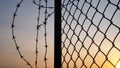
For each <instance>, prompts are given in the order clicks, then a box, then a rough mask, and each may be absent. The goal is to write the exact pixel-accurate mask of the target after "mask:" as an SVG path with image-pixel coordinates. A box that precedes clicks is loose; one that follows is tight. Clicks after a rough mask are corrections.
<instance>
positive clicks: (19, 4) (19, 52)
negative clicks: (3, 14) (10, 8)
mask: <svg viewBox="0 0 120 68" xmlns="http://www.w3.org/2000/svg"><path fill="white" fill-rule="evenodd" d="M22 2H23V0H21V1H20V2H18V3H17V5H16V9H15V12H14V14H13V20H12V24H11V29H12V39H13V41H14V43H15V46H16V50H17V52H18V54H19V56H20V58H21V59H22V60H23V61H24V62H25V63H26V64H27V65H28V66H29V67H30V68H33V67H32V65H31V64H30V63H29V61H28V60H27V59H26V58H25V57H24V56H23V54H22V53H21V51H20V47H19V45H18V43H17V40H16V35H15V30H14V28H15V19H16V16H17V12H18V9H19V7H20V6H21V4H22Z"/></svg>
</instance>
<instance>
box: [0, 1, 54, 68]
mask: <svg viewBox="0 0 120 68" xmlns="http://www.w3.org/2000/svg"><path fill="white" fill-rule="evenodd" d="M18 1H19V0H0V68H27V67H28V66H26V64H25V63H24V61H23V60H21V59H20V57H19V55H18V53H17V51H16V48H15V45H14V42H13V40H12V36H11V28H10V26H11V23H12V17H13V13H14V11H15V8H16V4H17V2H18ZM48 2H49V4H48V5H49V6H53V5H54V2H53V0H51V1H48ZM37 9H38V7H37V6H36V5H34V4H33V3H32V0H24V1H23V3H22V6H21V7H20V9H19V10H18V13H17V15H18V16H17V18H16V21H15V25H16V28H15V31H16V33H15V34H16V37H17V41H18V45H19V46H20V47H21V48H20V50H21V51H22V53H23V55H24V57H25V58H26V59H28V61H29V62H30V63H31V64H32V65H34V62H35V36H36V23H37V13H38V10H37ZM52 11H53V10H52ZM49 12H51V11H49ZM51 18H52V19H49V20H48V21H49V23H48V27H47V31H48V39H49V40H48V45H49V49H48V55H47V56H49V57H48V66H49V67H50V68H53V61H54V60H53V56H54V55H53V53H54V52H53V40H54V36H53V33H54V32H53V29H54V27H53V24H54V22H53V15H52V17H51ZM39 41H40V42H39V52H40V53H39V55H40V56H39V66H41V67H43V66H44V62H43V59H44V58H43V57H44V52H45V50H44V29H43V27H41V29H40V34H39Z"/></svg>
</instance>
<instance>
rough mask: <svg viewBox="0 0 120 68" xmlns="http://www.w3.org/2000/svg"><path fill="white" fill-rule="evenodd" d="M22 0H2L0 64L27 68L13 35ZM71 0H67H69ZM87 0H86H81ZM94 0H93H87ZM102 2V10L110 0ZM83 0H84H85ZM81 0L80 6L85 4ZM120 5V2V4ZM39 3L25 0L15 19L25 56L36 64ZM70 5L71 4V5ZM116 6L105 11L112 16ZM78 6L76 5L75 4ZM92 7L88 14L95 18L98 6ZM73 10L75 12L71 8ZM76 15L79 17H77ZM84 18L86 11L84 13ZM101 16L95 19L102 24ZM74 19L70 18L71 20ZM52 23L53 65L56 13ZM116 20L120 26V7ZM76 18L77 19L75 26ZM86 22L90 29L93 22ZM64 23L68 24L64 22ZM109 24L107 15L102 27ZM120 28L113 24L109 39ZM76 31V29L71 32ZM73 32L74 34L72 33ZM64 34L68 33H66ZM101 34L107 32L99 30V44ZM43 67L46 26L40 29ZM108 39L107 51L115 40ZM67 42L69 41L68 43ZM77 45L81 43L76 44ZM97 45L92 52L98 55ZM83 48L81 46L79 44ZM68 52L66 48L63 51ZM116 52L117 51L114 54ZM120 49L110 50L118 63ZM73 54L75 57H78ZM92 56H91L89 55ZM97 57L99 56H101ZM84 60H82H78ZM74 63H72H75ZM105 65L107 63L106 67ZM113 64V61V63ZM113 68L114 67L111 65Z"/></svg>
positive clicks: (3, 67)
mask: <svg viewBox="0 0 120 68" xmlns="http://www.w3.org/2000/svg"><path fill="white" fill-rule="evenodd" d="M18 1H19V0H0V68H27V67H28V66H26V64H25V62H24V61H23V60H21V59H20V56H19V55H18V53H17V51H16V48H15V45H14V42H13V40H12V36H11V28H10V26H11V23H12V17H13V13H14V11H15V8H16V4H17V2H18ZM48 1H49V6H53V5H54V2H53V0H48ZM66 1H67V0H66ZM81 1H84V0H81ZM87 1H90V0H87ZM97 1H98V0H93V2H92V4H93V6H96V3H97ZM101 1H102V2H101V4H100V6H99V7H98V9H99V11H100V12H103V9H104V8H103V7H105V5H104V4H106V3H107V2H106V0H101ZM110 1H111V2H112V3H114V4H116V3H117V2H118V0H110ZM81 4H82V2H81ZM81 4H80V5H79V6H81ZM88 6H89V5H85V6H84V7H85V8H84V9H83V11H84V13H85V12H86V9H87V7H88ZM119 6H120V5H119ZM37 8H38V7H37V6H36V5H34V4H33V3H32V0H24V1H23V3H22V6H21V7H20V9H19V10H18V13H17V15H18V16H17V17H16V21H15V25H16V27H15V31H16V32H15V35H16V37H17V41H18V45H19V46H20V50H21V52H22V53H23V56H24V57H25V58H26V59H27V60H28V61H29V62H30V63H31V64H32V65H34V62H35V36H36V22H37V13H38V10H37ZM68 8H69V7H68ZM115 9H116V7H114V6H112V5H109V7H108V8H107V10H106V12H105V15H106V16H107V17H108V18H110V17H111V13H113V12H112V11H114V10H115ZM73 10H74V8H73ZM90 10H92V11H90V13H89V15H88V17H89V18H91V16H92V13H93V12H94V9H92V8H91V9H90ZM50 12H51V10H50ZM71 13H73V12H71ZM43 15H44V14H42V15H41V16H43ZM78 15H79V11H78V12H77V13H76V17H77V16H78ZM76 17H75V18H76ZM82 18H83V19H84V15H83V17H82ZM99 18H101V15H100V14H99V13H97V14H96V17H95V19H94V20H93V23H94V24H95V25H98V23H99V22H98V20H99ZM83 19H81V20H80V21H79V22H80V24H82V20H83ZM70 20H71V19H69V21H70ZM48 21H49V22H48V27H47V31H48V39H49V40H48V45H49V48H48V55H47V56H48V67H49V68H53V65H54V64H53V61H54V60H53V57H54V55H53V53H54V52H53V50H54V47H53V46H54V44H53V43H54V34H53V33H54V31H53V30H54V27H53V25H54V20H53V15H52V17H51V18H50V19H49V20H48ZM112 21H113V23H114V24H115V25H118V26H119V27H120V23H119V22H120V10H118V11H117V12H116V15H115V16H114V18H113V20H112ZM74 23H75V22H73V24H72V25H73V26H72V27H74V25H75V24H74ZM85 24H86V25H84V26H83V27H84V29H85V30H87V27H88V26H89V24H90V22H89V21H88V20H86V22H85ZM63 25H64V24H63ZM108 25H109V22H108V21H106V19H103V21H102V24H101V25H100V27H99V28H100V29H101V30H102V31H103V32H104V30H105V29H106V27H107V26H108ZM79 30H80V27H78V29H76V31H75V32H76V33H79ZM92 30H93V31H94V30H95V29H94V26H93V27H91V30H90V31H89V34H90V36H93V34H92V33H93V32H92ZM117 32H118V29H116V28H115V27H114V26H111V27H110V29H109V31H108V33H107V36H108V37H109V39H111V40H112V39H113V38H114V36H115V35H116V33H117ZM70 34H72V33H70ZM81 35H82V36H81V37H80V38H81V39H83V37H84V36H83V35H85V34H84V32H83V34H81ZM69 36H70V35H69ZM63 38H64V37H63ZM101 38H103V35H102V34H101V33H99V32H98V34H97V35H96V38H94V40H95V42H96V43H97V44H99V43H100V41H101ZM75 40H77V38H76V37H74V39H72V42H73V43H75ZM119 40H120V34H119V35H118V38H117V39H116V41H115V45H116V47H118V48H120V43H119ZM39 41H40V42H39V52H40V53H39V67H40V68H43V67H44V62H43V58H44V52H45V49H44V29H43V27H42V28H41V29H40V33H39ZM90 41H91V40H90V39H89V38H87V40H86V41H85V42H87V43H85V45H86V46H87V45H89V44H90V43H89V42H90ZM104 41H105V42H104V43H103V44H102V46H103V47H101V48H102V50H103V51H104V52H105V53H106V52H107V49H106V47H108V45H109V46H112V44H111V43H109V41H108V40H106V39H105V40H104ZM68 43H69V41H68V42H66V44H68ZM66 46H67V45H66ZM76 46H77V45H76ZM78 46H81V44H80V43H78ZM91 48H93V49H94V50H93V49H90V51H91V54H92V55H93V56H94V54H95V53H94V52H95V51H97V49H95V48H96V47H95V46H94V44H93V47H91ZM72 49H73V48H72V47H71V49H70V51H72ZM77 49H78V50H79V47H78V48H77ZM63 54H64V52H63ZM81 54H82V56H83V57H84V54H86V52H85V50H84V48H83V51H82V52H81ZM113 54H114V55H113ZM102 55H103V54H101V53H99V54H98V57H97V58H98V59H99V57H101V56H102ZM74 56H75V57H76V56H77V54H75V55H74ZM119 56H120V53H119V51H118V50H117V49H115V48H113V49H112V50H111V52H110V54H109V56H108V57H109V60H110V61H111V62H112V63H113V64H115V63H116V61H118V59H119V58H120V57H119ZM75 57H73V58H75ZM69 58H70V57H69V56H68V57H67V59H66V60H68V59H69ZM89 58H90V57H89V56H88V59H89ZM98 59H96V60H98ZM90 61H91V60H87V61H85V62H86V64H89V63H90ZM78 63H79V64H80V62H78ZM97 63H102V60H100V61H97ZM72 65H73V64H71V66H72ZM108 65H109V63H108V62H106V66H108ZM106 66H105V67H106ZM109 66H110V65H109ZM111 68H112V67H111Z"/></svg>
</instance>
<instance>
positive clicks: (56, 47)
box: [54, 0, 62, 68]
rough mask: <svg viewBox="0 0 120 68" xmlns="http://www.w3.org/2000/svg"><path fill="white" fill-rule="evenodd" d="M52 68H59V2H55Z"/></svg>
mask: <svg viewBox="0 0 120 68" xmlns="http://www.w3.org/2000/svg"><path fill="white" fill-rule="evenodd" d="M54 17H55V24H54V25H55V30H54V36H55V37H54V68H61V54H62V53H61V0H55V16H54Z"/></svg>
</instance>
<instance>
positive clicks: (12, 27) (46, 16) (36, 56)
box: [11, 0, 54, 68]
mask: <svg viewBox="0 0 120 68" xmlns="http://www.w3.org/2000/svg"><path fill="white" fill-rule="evenodd" d="M22 2H23V0H21V1H20V2H19V3H18V4H17V5H16V10H15V12H14V14H13V20H12V24H11V29H12V38H13V40H14V43H15V46H16V49H17V52H18V53H19V56H20V57H21V59H23V60H24V62H26V64H27V65H28V66H29V67H30V68H33V67H32V65H31V64H30V63H29V61H27V59H25V58H24V56H23V55H22V53H21V51H20V47H19V46H18V43H17V40H16V36H15V19H16V16H17V12H18V9H19V7H20V6H21V4H22ZM42 2H45V5H42V4H41V3H42ZM33 4H35V5H37V6H38V16H37V25H36V43H35V47H36V49H35V68H38V55H39V54H38V53H39V50H38V45H39V44H38V42H39V39H38V38H39V30H40V28H41V26H44V31H45V33H44V47H45V54H44V62H45V68H48V67H47V60H48V59H47V50H48V49H47V48H48V43H47V20H48V19H49V18H50V16H51V15H53V14H54V11H53V12H51V13H48V9H53V8H54V7H49V6H48V5H47V4H48V1H47V0H43V1H42V0H39V1H38V3H37V2H36V0H33ZM43 9H45V11H44V13H43V14H44V15H45V16H44V17H43V18H40V15H41V11H42V10H43ZM42 19H43V20H44V21H43V22H40V20H42Z"/></svg>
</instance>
